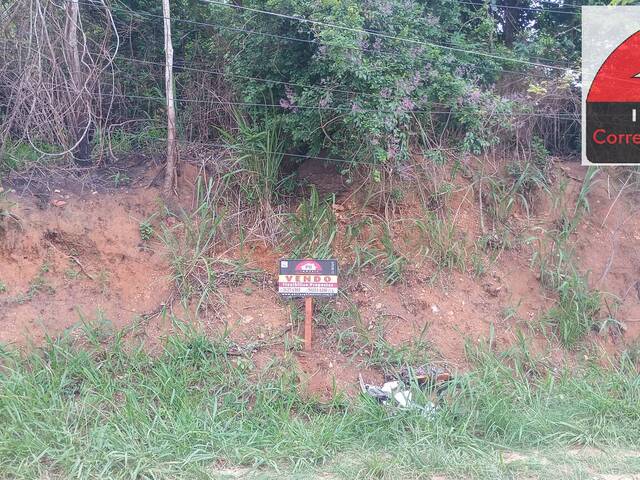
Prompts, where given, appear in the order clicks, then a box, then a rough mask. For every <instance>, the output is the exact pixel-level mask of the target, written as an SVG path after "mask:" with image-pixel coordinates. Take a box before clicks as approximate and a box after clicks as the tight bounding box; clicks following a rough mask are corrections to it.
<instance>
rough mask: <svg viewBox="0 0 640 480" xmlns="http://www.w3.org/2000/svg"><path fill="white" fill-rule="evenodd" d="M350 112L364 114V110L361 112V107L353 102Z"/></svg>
mask: <svg viewBox="0 0 640 480" xmlns="http://www.w3.org/2000/svg"><path fill="white" fill-rule="evenodd" d="M351 111H352V112H353V113H362V112H364V110H362V107H361V106H360V105H358V104H357V103H356V102H353V103H352V104H351Z"/></svg>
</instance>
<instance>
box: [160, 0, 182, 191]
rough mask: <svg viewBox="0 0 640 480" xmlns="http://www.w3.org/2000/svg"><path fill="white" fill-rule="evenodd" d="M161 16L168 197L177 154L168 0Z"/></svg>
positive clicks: (165, 180) (164, 187)
mask: <svg viewBox="0 0 640 480" xmlns="http://www.w3.org/2000/svg"><path fill="white" fill-rule="evenodd" d="M162 16H163V17H164V55H165V69H164V70H165V72H164V87H165V92H166V100H167V166H166V171H165V176H164V185H163V187H162V193H163V194H164V195H165V197H166V198H168V197H169V196H170V195H171V190H172V189H173V185H174V182H175V172H176V163H177V156H178V154H177V147H176V104H175V97H174V92H173V42H172V40H171V8H170V5H169V0H162Z"/></svg>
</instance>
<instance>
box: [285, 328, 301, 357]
mask: <svg viewBox="0 0 640 480" xmlns="http://www.w3.org/2000/svg"><path fill="white" fill-rule="evenodd" d="M303 348H304V340H303V339H302V338H300V336H299V335H293V334H291V333H289V332H287V333H285V335H284V349H285V350H286V351H287V352H300V351H302V349H303Z"/></svg>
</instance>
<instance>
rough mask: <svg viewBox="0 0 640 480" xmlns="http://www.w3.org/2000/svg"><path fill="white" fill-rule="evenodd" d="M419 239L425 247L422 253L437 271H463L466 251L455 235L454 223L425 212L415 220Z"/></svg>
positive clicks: (445, 217) (463, 243)
mask: <svg viewBox="0 0 640 480" xmlns="http://www.w3.org/2000/svg"><path fill="white" fill-rule="evenodd" d="M415 223H416V226H417V227H418V230H419V231H420V235H421V239H422V240H423V241H424V243H425V244H426V245H427V246H426V247H423V248H422V249H421V250H422V253H423V254H424V255H425V256H426V257H428V258H430V259H431V260H432V261H433V263H435V265H436V266H437V267H438V269H439V270H454V269H459V270H463V269H464V268H465V259H466V250H465V242H464V239H463V238H460V237H459V236H458V235H457V229H456V224H455V222H454V221H453V220H452V219H451V218H450V217H449V216H448V215H445V216H444V217H442V216H439V215H438V213H437V212H430V211H427V212H425V214H424V216H423V218H421V219H417V220H415Z"/></svg>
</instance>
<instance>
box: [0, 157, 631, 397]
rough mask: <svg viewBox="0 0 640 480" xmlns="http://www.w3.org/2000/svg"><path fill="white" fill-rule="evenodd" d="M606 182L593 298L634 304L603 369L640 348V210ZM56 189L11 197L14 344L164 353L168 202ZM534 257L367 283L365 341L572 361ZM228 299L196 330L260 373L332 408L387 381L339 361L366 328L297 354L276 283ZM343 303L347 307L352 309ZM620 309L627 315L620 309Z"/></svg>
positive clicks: (6, 314)
mask: <svg viewBox="0 0 640 480" xmlns="http://www.w3.org/2000/svg"><path fill="white" fill-rule="evenodd" d="M584 174H585V169H584V168H582V167H580V166H577V165H575V164H563V165H562V166H561V167H558V168H556V176H557V178H558V181H560V180H561V179H564V180H565V181H567V182H568V188H567V194H568V195H569V197H570V198H572V199H573V200H572V201H571V202H570V204H571V205H574V204H575V197H576V195H577V193H578V191H579V189H580V186H581V183H580V179H581V178H582V177H583V176H584ZM597 178H598V181H597V182H596V184H595V185H594V187H593V188H592V190H591V192H590V194H589V201H590V207H591V211H590V213H589V214H588V215H587V216H586V217H585V219H584V220H583V222H582V223H581V225H580V227H579V228H578V232H577V233H576V234H574V235H573V236H572V240H573V242H574V244H575V247H576V252H577V256H578V261H579V265H580V267H581V268H582V270H583V271H584V272H586V271H589V272H590V276H589V280H590V283H591V285H592V286H594V287H596V288H598V289H600V290H601V291H604V292H609V293H611V294H612V295H615V296H616V297H617V298H619V299H620V301H619V302H618V303H619V305H618V307H617V310H616V311H615V312H614V315H615V317H616V318H617V319H618V320H619V321H621V322H622V323H623V324H624V325H625V326H626V332H625V333H624V335H622V336H611V335H609V334H604V335H603V334H597V333H595V332H594V333H592V334H591V335H590V339H589V340H588V341H586V342H585V345H589V347H588V348H587V349H582V350H580V355H584V354H585V353H584V352H589V353H588V354H590V355H591V354H593V355H597V356H599V357H600V356H605V355H610V356H615V355H616V354H617V353H618V352H620V351H621V350H623V349H624V348H627V347H628V346H629V345H631V344H633V343H634V342H637V340H638V336H639V335H640V282H639V280H640V258H639V252H638V249H637V248H636V247H637V245H638V241H639V240H640V218H639V217H638V208H637V207H636V206H635V205H636V204H637V201H636V199H635V198H633V197H632V196H630V195H629V194H627V193H625V192H623V194H622V195H620V196H619V197H618V196H617V193H618V190H619V188H618V187H616V188H613V184H612V183H611V182H608V181H607V177H606V176H605V175H604V174H603V173H600V174H599V176H598V177H597ZM183 183H185V185H183V186H182V189H183V194H182V197H181V198H187V197H188V195H187V194H186V193H185V192H188V190H189V188H190V187H189V185H191V184H192V182H191V183H189V182H188V181H187V180H186V179H183ZM462 186H464V185H462ZM618 186H619V184H618ZM55 190H58V191H51V192H49V194H48V196H47V198H46V201H45V202H43V201H42V195H32V194H28V193H27V194H25V195H22V196H18V195H17V194H15V193H10V194H9V200H11V201H12V202H15V204H16V205H15V206H14V207H13V208H12V210H11V212H12V213H13V214H14V215H15V217H16V218H17V219H19V223H18V221H16V220H14V219H13V218H8V217H5V218H4V219H2V217H0V221H1V223H0V225H1V226H2V227H1V228H0V282H1V284H0V285H4V286H5V288H6V290H5V291H4V292H0V342H2V343H5V344H13V345H15V346H18V347H20V348H28V347H29V346H30V345H34V344H35V345H38V344H41V343H42V342H43V340H44V339H45V337H46V336H50V337H55V336H57V335H60V334H62V333H63V332H64V331H65V330H67V329H70V328H72V327H74V326H78V325H79V324H81V323H82V322H83V321H86V322H95V321H96V320H97V321H103V322H110V323H111V324H112V326H113V327H114V328H116V329H119V328H122V327H125V326H127V325H132V324H135V325H137V327H138V328H137V330H136V332H137V334H138V335H139V336H141V337H143V338H144V339H145V341H147V342H148V343H149V345H151V346H152V347H153V346H154V345H158V343H159V339H161V337H162V336H163V335H166V334H167V333H168V332H170V331H171V325H170V322H169V321H168V320H167V319H166V318H163V317H162V316H161V315H157V313H158V312H159V311H160V310H161V309H162V307H163V305H165V304H167V302H168V301H169V299H170V298H171V294H172V285H171V280H170V278H169V267H168V263H167V256H166V253H165V251H164V249H163V246H162V245H161V244H160V243H159V242H158V241H156V240H151V241H148V242H144V241H143V240H142V239H141V235H140V222H141V221H143V220H145V219H147V218H149V217H150V216H151V215H153V214H154V213H155V212H157V211H158V208H159V203H158V196H159V192H158V190H157V189H156V188H155V187H151V188H146V187H145V186H139V187H127V188H120V189H118V190H117V191H113V192H106V193H93V192H91V191H90V190H89V191H86V192H84V193H82V192H78V191H77V190H73V189H69V190H65V189H62V188H57V189H55ZM343 198H347V196H345V197H343ZM352 208H355V207H353V206H352V205H351V204H350V203H346V204H345V205H344V209H340V210H339V211H338V217H339V220H340V222H341V224H342V225H345V224H347V223H348V222H349V221H350V218H351V215H352V213H353V212H352V210H351V209H352ZM402 208H403V209H406V212H403V213H411V211H412V206H411V205H405V206H403V207H402ZM452 208H453V210H454V211H457V212H458V213H457V216H456V217H455V218H456V224H457V230H458V231H459V232H464V233H465V236H466V238H467V239H470V242H473V240H474V239H475V238H477V236H479V235H480V234H481V227H480V215H479V206H478V204H477V202H476V199H475V198H474V195H473V194H472V193H471V194H469V193H468V192H467V191H465V189H464V188H462V189H460V191H459V192H458V193H456V195H455V196H454V197H453V199H452ZM550 211H551V205H550V201H543V200H541V201H540V202H539V205H537V206H536V208H535V212H534V215H533V216H532V218H531V219H530V220H529V221H528V222H527V221H525V218H524V215H523V214H520V216H521V221H522V223H523V229H525V228H526V231H527V232H536V230H535V227H536V226H540V227H544V228H547V227H548V226H549V225H550V222H552V221H553V220H554V219H553V218H550V213H549V212H550ZM393 233H394V236H404V237H405V240H406V238H407V237H410V235H404V234H405V233H406V232H403V231H402V230H400V229H398V231H394V232H393ZM524 236H525V237H526V236H528V234H525V235H524ZM405 243H406V242H405ZM409 243H410V242H409ZM342 247H343V250H344V249H345V246H344V245H343V246H342ZM532 253H533V247H532V246H527V245H522V246H520V247H518V248H515V249H511V250H505V251H503V252H502V253H501V254H500V256H499V258H498V259H497V260H496V261H495V262H494V263H492V264H490V267H489V268H488V270H487V271H486V273H485V274H484V275H482V276H479V277H475V276H472V275H470V274H463V273H460V272H447V273H444V274H441V275H440V276H439V277H438V279H437V280H436V281H435V282H433V281H429V280H430V279H431V276H432V273H433V266H432V265H431V264H430V263H428V262H425V261H423V260H420V258H419V257H418V256H415V255H413V256H411V255H407V256H408V257H409V258H410V259H411V262H410V264H409V267H408V274H407V276H406V281H405V282H404V283H402V284H399V285H397V286H385V285H384V284H383V282H382V280H381V278H378V277H375V276H371V275H367V274H366V273H363V274H361V275H360V277H359V278H357V279H356V280H352V281H351V282H350V285H349V287H350V288H349V292H348V297H349V300H350V301H352V302H354V303H355V304H356V305H357V306H358V308H359V311H360V318H361V322H360V324H359V326H360V328H365V329H368V330H369V331H372V332H373V331H381V332H384V337H385V339H386V340H387V341H388V342H389V343H390V344H392V345H401V344H403V343H405V342H411V341H415V340H416V339H417V338H421V339H422V340H424V341H425V342H426V344H427V345H428V348H429V349H430V354H431V357H432V358H433V359H436V360H441V361H445V362H447V363H448V364H450V365H451V366H452V367H454V368H455V367H460V368H465V365H466V360H465V353H464V346H465V342H472V343H473V342H478V341H481V340H486V339H488V338H489V337H490V335H493V340H494V345H495V347H496V348H497V349H501V348H503V347H506V346H508V345H510V344H512V343H513V342H514V340H515V336H516V332H517V331H518V330H522V331H523V332H525V334H526V335H527V336H528V337H529V338H530V339H531V341H532V343H533V345H534V348H539V349H541V350H545V351H547V353H549V354H550V355H551V357H552V358H554V359H556V360H557V361H558V362H560V361H563V360H564V359H566V358H567V356H566V354H565V351H564V350H563V349H562V348H561V347H560V346H559V345H555V344H554V342H553V341H551V342H549V341H548V340H547V339H546V338H544V337H542V336H541V335H540V334H539V333H536V332H538V330H536V329H535V328H529V327H532V326H535V325H537V323H538V322H539V318H540V317H541V315H542V314H543V313H544V312H546V311H547V310H548V309H549V308H550V307H551V306H552V305H553V304H554V301H555V298H554V296H553V293H550V292H549V291H547V290H545V289H544V288H543V287H542V286H541V285H540V281H539V278H538V277H537V274H536V271H535V270H534V269H532V268H531V257H532ZM245 255H248V256H249V259H250V266H252V267H255V268H260V269H263V270H265V271H266V272H267V273H269V274H270V275H274V274H275V269H276V265H277V263H276V261H277V259H278V258H279V255H278V254H277V253H276V252H274V251H272V250H271V249H270V248H268V247H265V246H264V245H256V246H254V247H252V248H251V249H249V251H248V252H245ZM338 257H339V258H340V257H341V254H339V255H338ZM485 260H486V259H485ZM485 263H486V264H489V262H485ZM222 295H223V298H224V303H223V304H222V305H220V306H219V307H217V308H212V309H209V310H208V311H207V312H206V314H205V315H201V316H200V318H198V319H197V320H194V319H193V316H192V315H189V316H187V317H185V319H186V320H187V321H191V322H195V323H197V325H198V327H199V328H201V329H202V330H203V331H204V332H206V333H207V334H208V335H221V334H222V332H227V333H228V334H229V335H230V338H231V339H232V340H233V341H234V342H235V343H236V344H237V345H238V349H240V350H241V351H242V352H245V353H252V355H251V361H252V362H253V363H254V364H256V365H257V366H258V367H260V366H264V365H266V364H267V363H268V362H270V361H272V360H273V359H275V358H283V357H284V356H285V355H287V356H288V357H291V358H293V359H294V361H295V362H297V364H298V366H299V368H300V371H301V372H302V373H301V380H302V383H303V384H304V385H306V386H307V387H308V389H309V391H311V392H313V393H316V394H320V395H321V396H323V397H328V396H331V394H332V393H333V391H334V388H335V389H338V390H343V391H347V392H354V391H355V389H356V388H357V376H358V373H359V372H361V373H362V374H363V376H364V377H365V378H366V379H367V380H368V381H370V382H379V381H381V380H382V373H381V372H379V371H376V370H375V369H372V368H367V366H366V363H365V361H364V359H365V358H366V356H367V354H368V353H370V352H367V351H366V350H365V351H362V352H361V355H355V356H353V355H352V354H350V353H345V354H343V353H340V352H339V351H338V349H337V348H336V342H335V338H336V333H337V332H338V331H340V330H341V329H342V330H344V329H345V328H350V327H354V325H353V323H350V324H348V325H347V324H345V325H340V324H338V325H327V326H320V325H319V326H317V327H316V330H315V339H314V340H315V348H314V351H313V352H312V353H309V354H304V353H301V352H296V353H293V354H291V353H287V352H289V350H288V349H287V346H291V345H292V344H293V343H295V338H296V337H297V336H298V334H299V333H301V332H300V331H299V328H300V325H299V324H297V323H296V321H295V319H294V318H293V317H292V314H291V308H290V306H289V305H287V304H285V303H283V302H282V301H281V300H280V299H279V298H278V296H277V294H276V293H275V290H274V288H273V282H271V281H267V282H265V284H264V285H256V284H254V283H250V282H247V283H246V284H244V285H242V286H239V287H235V288H224V289H223V290H222ZM336 303H337V305H336V307H338V308H346V301H345V299H344V298H339V299H338V300H337V301H336ZM607 303H608V305H609V307H610V308H612V309H614V305H615V304H616V302H615V301H613V297H610V299H609V300H608V302H607ZM175 311H176V312H177V311H179V309H178V308H176V310H175ZM601 313H602V314H603V316H606V312H601ZM136 322H137V323H136Z"/></svg>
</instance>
